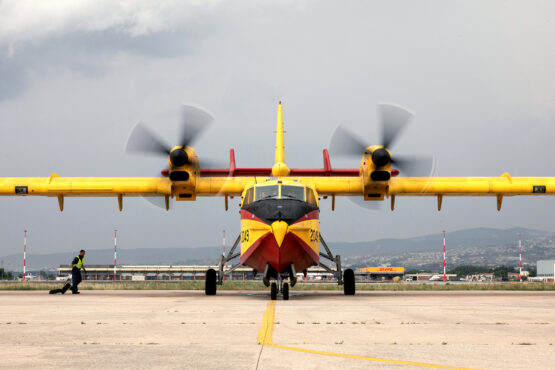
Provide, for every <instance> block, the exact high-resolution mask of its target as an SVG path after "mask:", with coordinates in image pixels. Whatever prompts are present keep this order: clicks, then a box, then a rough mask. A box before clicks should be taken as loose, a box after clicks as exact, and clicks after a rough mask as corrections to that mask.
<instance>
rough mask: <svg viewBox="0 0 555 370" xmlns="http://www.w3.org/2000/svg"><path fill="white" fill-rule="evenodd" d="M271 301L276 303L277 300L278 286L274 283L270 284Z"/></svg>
mask: <svg viewBox="0 0 555 370" xmlns="http://www.w3.org/2000/svg"><path fill="white" fill-rule="evenodd" d="M270 299H271V300H272V301H275V300H276V299H277V284H276V283H272V284H270Z"/></svg>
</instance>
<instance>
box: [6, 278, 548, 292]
mask: <svg viewBox="0 0 555 370" xmlns="http://www.w3.org/2000/svg"><path fill="white" fill-rule="evenodd" d="M62 285H63V282H54V281H0V290H3V291H9V290H13V291H16V290H51V289H57V288H60V287H61V286H62ZM79 289H80V290H204V281H202V280H197V281H116V282H114V281H83V282H82V283H81V284H80V285H79ZM356 289H357V290H358V291H451V290H455V291H461V290H484V291H485V290H503V291H507V290H519V291H555V283H540V282H538V283H528V284H521V283H518V282H514V283H502V282H498V283H456V284H444V283H442V282H438V283H421V284H414V283H408V284H405V283H370V282H361V283H357V286H356ZM218 290H243V291H244V290H247V291H267V290H268V288H266V287H265V286H264V284H262V282H260V281H226V282H224V284H223V285H222V286H219V287H218ZM293 290H295V291H315V290H317V291H342V290H343V287H342V286H339V285H337V284H335V283H328V282H307V283H303V282H299V283H297V285H295V288H293Z"/></svg>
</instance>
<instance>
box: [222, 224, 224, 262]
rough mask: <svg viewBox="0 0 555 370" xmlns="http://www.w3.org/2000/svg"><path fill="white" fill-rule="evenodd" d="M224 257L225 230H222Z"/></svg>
mask: <svg viewBox="0 0 555 370" xmlns="http://www.w3.org/2000/svg"><path fill="white" fill-rule="evenodd" d="M222 255H224V256H225V229H224V230H222Z"/></svg>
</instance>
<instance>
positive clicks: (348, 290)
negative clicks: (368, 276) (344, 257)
mask: <svg viewBox="0 0 555 370" xmlns="http://www.w3.org/2000/svg"><path fill="white" fill-rule="evenodd" d="M343 292H344V293H345V295H355V273H354V271H353V270H351V269H347V270H345V271H344V272H343Z"/></svg>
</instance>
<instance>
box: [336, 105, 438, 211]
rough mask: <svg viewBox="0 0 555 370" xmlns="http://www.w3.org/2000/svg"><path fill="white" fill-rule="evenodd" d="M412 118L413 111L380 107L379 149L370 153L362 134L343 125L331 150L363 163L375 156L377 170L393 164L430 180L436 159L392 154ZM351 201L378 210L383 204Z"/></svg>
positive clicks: (407, 173)
mask: <svg viewBox="0 0 555 370" xmlns="http://www.w3.org/2000/svg"><path fill="white" fill-rule="evenodd" d="M412 117H413V114H412V112H410V111H408V110H407V109H405V108H402V107H400V106H398V105H393V104H378V119H379V122H380V126H381V131H382V137H381V142H380V144H379V146H378V147H377V148H374V149H373V151H372V152H370V151H369V150H370V149H369V145H368V144H367V143H366V142H364V141H363V140H362V139H361V137H360V136H359V135H356V134H354V133H352V132H351V131H349V130H348V129H346V128H345V127H343V126H341V125H340V126H338V127H337V128H336V130H335V132H334V133H333V135H332V137H331V140H330V145H329V147H330V151H331V152H332V153H334V154H337V155H340V156H346V157H356V158H357V159H359V160H360V158H361V156H362V155H363V154H371V159H372V162H373V163H374V165H375V167H376V168H377V169H379V168H380V167H383V166H386V165H388V164H390V163H391V165H392V166H395V167H396V169H398V170H399V171H400V173H401V174H403V175H407V176H423V177H430V176H431V175H432V173H433V170H434V164H435V161H434V158H433V157H414V156H406V155H404V156H403V155H397V154H395V155H392V154H391V150H390V149H391V147H392V146H393V144H394V143H395V141H396V140H397V138H398V137H399V135H400V134H401V133H402V132H403V130H404V129H405V128H406V126H407V124H408V123H409V121H410V120H411V119H412ZM392 172H393V171H392ZM349 199H351V198H349ZM351 200H353V201H354V202H355V203H356V204H358V205H362V206H364V207H367V208H376V207H379V205H380V204H381V202H380V203H378V202H366V201H362V200H361V201H360V202H357V201H355V200H354V199H351Z"/></svg>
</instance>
